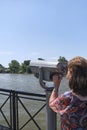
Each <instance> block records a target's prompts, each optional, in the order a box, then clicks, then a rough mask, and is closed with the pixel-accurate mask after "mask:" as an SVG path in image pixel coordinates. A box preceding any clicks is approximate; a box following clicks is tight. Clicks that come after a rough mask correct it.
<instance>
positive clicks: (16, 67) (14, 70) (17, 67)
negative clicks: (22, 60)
mask: <svg viewBox="0 0 87 130" xmlns="http://www.w3.org/2000/svg"><path fill="white" fill-rule="evenodd" d="M9 69H10V72H11V73H19V70H20V64H19V62H18V61H17V60H12V61H11V63H9Z"/></svg>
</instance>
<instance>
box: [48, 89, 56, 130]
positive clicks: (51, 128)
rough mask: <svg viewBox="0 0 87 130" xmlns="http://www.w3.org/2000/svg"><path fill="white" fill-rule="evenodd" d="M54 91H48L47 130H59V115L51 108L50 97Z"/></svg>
mask: <svg viewBox="0 0 87 130" xmlns="http://www.w3.org/2000/svg"><path fill="white" fill-rule="evenodd" d="M51 92H52V90H49V89H46V102H47V106H46V109H47V130H56V129H57V115H56V113H55V112H53V110H52V109H51V108H50V107H49V97H50V94H51Z"/></svg>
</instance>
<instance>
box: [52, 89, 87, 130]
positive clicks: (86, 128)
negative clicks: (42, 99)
mask: <svg viewBox="0 0 87 130" xmlns="http://www.w3.org/2000/svg"><path fill="white" fill-rule="evenodd" d="M54 106H55V107H56V110H57V111H58V113H60V117H61V130H87V100H85V101H82V100H80V99H79V98H78V97H77V96H75V95H74V94H73V93H72V92H70V91H69V92H65V93H64V94H62V95H60V96H59V97H58V98H57V99H56V100H55V101H54Z"/></svg>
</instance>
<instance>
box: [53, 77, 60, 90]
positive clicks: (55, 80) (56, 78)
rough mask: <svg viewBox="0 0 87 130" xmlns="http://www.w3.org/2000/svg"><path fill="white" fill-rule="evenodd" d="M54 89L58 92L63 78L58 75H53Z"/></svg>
mask: <svg viewBox="0 0 87 130" xmlns="http://www.w3.org/2000/svg"><path fill="white" fill-rule="evenodd" d="M53 82H54V88H55V89H56V90H58V88H59V86H60V82H61V78H60V77H59V76H58V75H53Z"/></svg>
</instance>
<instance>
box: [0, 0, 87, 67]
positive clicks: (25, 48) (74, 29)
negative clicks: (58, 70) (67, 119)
mask: <svg viewBox="0 0 87 130" xmlns="http://www.w3.org/2000/svg"><path fill="white" fill-rule="evenodd" d="M59 56H63V57H65V58H66V59H67V60H70V59H72V58H73V57H75V56H82V57H84V58H87V0H0V64H2V65H3V66H5V67H8V64H9V63H10V62H11V60H17V61H18V62H19V63H20V64H21V63H23V62H24V60H31V61H36V60H37V59H38V58H43V59H45V60H46V61H57V60H58V58H59Z"/></svg>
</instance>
